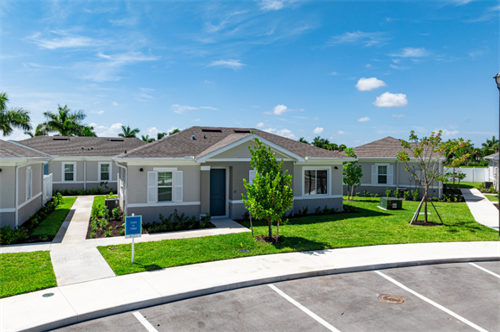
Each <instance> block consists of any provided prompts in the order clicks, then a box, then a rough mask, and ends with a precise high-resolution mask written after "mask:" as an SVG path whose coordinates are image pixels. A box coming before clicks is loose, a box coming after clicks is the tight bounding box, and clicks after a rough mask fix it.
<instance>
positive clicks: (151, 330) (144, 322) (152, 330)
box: [134, 311, 158, 332]
mask: <svg viewBox="0 0 500 332" xmlns="http://www.w3.org/2000/svg"><path fill="white" fill-rule="evenodd" d="M134 316H135V318H137V320H138V321H139V322H141V324H142V325H144V327H145V328H146V330H148V331H149V332H158V330H157V329H155V328H154V326H153V325H151V323H150V322H148V320H147V319H146V318H144V316H143V315H142V314H141V313H140V312H139V311H136V312H134Z"/></svg>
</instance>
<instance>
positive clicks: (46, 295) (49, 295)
mask: <svg viewBox="0 0 500 332" xmlns="http://www.w3.org/2000/svg"><path fill="white" fill-rule="evenodd" d="M51 296H54V293H45V294H43V295H42V297H51Z"/></svg>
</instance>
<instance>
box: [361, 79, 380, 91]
mask: <svg viewBox="0 0 500 332" xmlns="http://www.w3.org/2000/svg"><path fill="white" fill-rule="evenodd" d="M381 86H386V84H385V83H384V81H381V80H379V79H377V78H376V77H370V78H364V77H362V78H360V79H359V81H358V83H357V84H356V88H358V90H359V91H370V90H373V89H377V88H380V87H381Z"/></svg>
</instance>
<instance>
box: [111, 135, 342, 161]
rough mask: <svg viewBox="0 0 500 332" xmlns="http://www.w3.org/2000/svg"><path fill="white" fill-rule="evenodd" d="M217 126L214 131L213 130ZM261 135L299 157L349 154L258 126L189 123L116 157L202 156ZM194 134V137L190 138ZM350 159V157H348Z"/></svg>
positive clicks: (338, 156)
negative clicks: (274, 132) (329, 149)
mask: <svg viewBox="0 0 500 332" xmlns="http://www.w3.org/2000/svg"><path fill="white" fill-rule="evenodd" d="M216 130H217V131H216ZM250 130H251V131H253V133H254V135H256V136H258V137H261V138H263V139H265V140H267V141H269V142H270V143H272V144H275V145H276V146H277V147H279V148H282V149H285V150H287V151H289V153H291V154H295V155H297V156H300V157H302V158H305V157H312V158H331V159H341V158H348V157H347V156H345V155H344V154H342V153H339V152H334V151H328V150H325V149H320V148H317V147H314V146H311V145H309V144H304V143H302V142H298V141H295V140H292V139H289V138H285V137H282V136H278V135H274V134H270V133H267V132H265V131H262V130H258V129H242V128H220V127H219V128H215V127H191V128H188V129H186V130H183V131H181V132H179V133H177V134H174V135H170V136H166V137H164V138H162V139H161V140H159V141H156V142H153V143H150V144H148V145H146V146H142V147H140V148H137V149H134V150H132V151H127V153H122V154H120V155H119V156H117V158H186V157H194V158H195V159H198V158H202V157H204V156H207V155H208V154H212V153H213V152H215V151H217V150H219V149H223V148H224V147H227V146H229V145H230V144H233V143H236V142H238V141H240V140H241V141H242V142H243V141H248V140H249V139H250V138H253V137H254V136H253V135H252V134H251V133H249V131H250ZM193 136H194V138H195V139H192V137H193ZM349 159H350V158H349Z"/></svg>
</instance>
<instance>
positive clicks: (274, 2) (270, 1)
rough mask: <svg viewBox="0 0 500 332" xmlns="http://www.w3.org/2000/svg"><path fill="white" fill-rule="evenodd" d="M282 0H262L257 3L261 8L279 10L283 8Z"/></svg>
mask: <svg viewBox="0 0 500 332" xmlns="http://www.w3.org/2000/svg"><path fill="white" fill-rule="evenodd" d="M283 2H284V1H283V0H282V1H279V0H262V1H261V2H260V4H259V6H260V9H262V10H280V9H282V8H283V6H284V5H283Z"/></svg>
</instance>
